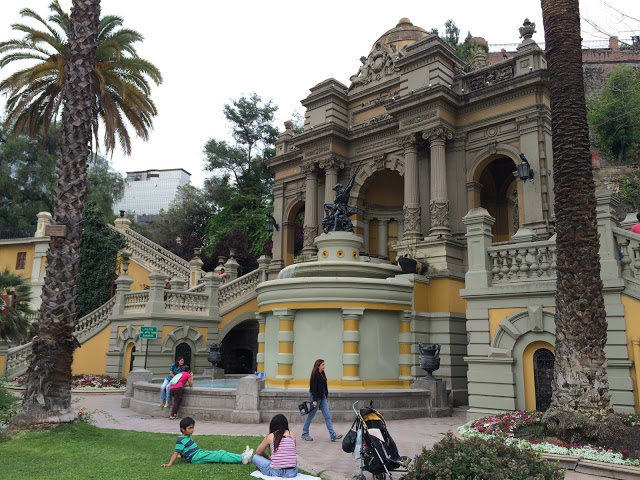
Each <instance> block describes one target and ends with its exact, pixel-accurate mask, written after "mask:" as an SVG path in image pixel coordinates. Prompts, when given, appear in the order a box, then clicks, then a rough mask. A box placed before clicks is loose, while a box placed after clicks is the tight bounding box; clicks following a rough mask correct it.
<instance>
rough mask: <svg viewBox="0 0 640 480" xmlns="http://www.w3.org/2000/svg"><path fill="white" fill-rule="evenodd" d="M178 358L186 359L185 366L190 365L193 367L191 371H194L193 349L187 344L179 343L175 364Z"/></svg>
mask: <svg viewBox="0 0 640 480" xmlns="http://www.w3.org/2000/svg"><path fill="white" fill-rule="evenodd" d="M178 357H182V358H184V364H185V365H189V366H190V367H191V371H193V367H194V365H191V347H190V346H189V344H187V343H179V344H178V346H177V347H176V354H175V357H174V359H173V360H174V362H175V360H176V359H177V358H178Z"/></svg>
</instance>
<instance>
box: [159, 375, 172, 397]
mask: <svg viewBox="0 0 640 480" xmlns="http://www.w3.org/2000/svg"><path fill="white" fill-rule="evenodd" d="M169 381H170V380H167V379H166V378H165V379H164V382H162V386H161V387H160V401H161V402H168V401H169V399H170V398H171V396H170V395H169V387H170V385H169Z"/></svg>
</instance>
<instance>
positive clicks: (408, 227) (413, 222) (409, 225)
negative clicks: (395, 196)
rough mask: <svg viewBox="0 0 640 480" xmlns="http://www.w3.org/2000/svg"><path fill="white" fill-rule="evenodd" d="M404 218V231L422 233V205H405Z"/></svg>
mask: <svg viewBox="0 0 640 480" xmlns="http://www.w3.org/2000/svg"><path fill="white" fill-rule="evenodd" d="M402 211H403V216H404V231H405V232H419V231H420V205H416V206H410V205H405V206H404V207H403V208H402Z"/></svg>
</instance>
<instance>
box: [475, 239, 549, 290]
mask: <svg viewBox="0 0 640 480" xmlns="http://www.w3.org/2000/svg"><path fill="white" fill-rule="evenodd" d="M487 255H489V257H490V259H491V285H504V284H505V283H516V282H540V281H545V280H554V281H555V278H556V242H555V239H550V240H546V241H539V242H526V243H511V242H509V243H501V244H494V245H493V246H491V247H489V248H488V249H487Z"/></svg>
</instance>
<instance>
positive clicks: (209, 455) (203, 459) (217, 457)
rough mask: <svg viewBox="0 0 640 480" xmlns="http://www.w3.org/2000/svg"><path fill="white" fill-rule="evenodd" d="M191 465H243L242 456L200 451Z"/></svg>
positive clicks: (221, 451)
mask: <svg viewBox="0 0 640 480" xmlns="http://www.w3.org/2000/svg"><path fill="white" fill-rule="evenodd" d="M191 463H242V455H240V454H239V453H229V452H225V451H224V450H198V451H197V452H196V453H195V454H194V455H193V458H191Z"/></svg>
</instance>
